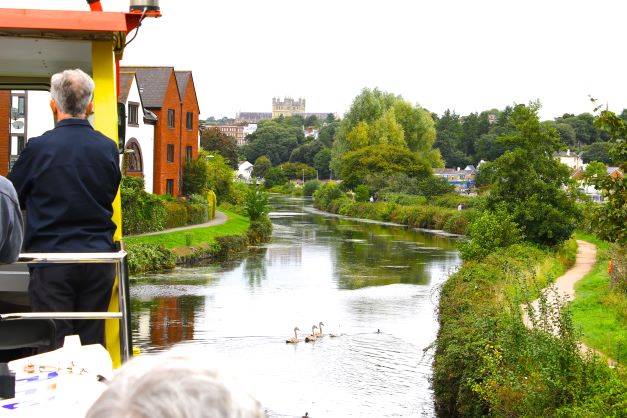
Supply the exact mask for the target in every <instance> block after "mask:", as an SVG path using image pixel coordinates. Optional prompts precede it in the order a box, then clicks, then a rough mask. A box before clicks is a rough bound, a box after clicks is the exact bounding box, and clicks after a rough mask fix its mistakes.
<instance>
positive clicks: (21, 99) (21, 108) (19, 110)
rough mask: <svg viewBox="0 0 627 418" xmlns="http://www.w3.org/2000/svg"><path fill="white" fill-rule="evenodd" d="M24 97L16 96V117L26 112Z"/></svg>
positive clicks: (21, 116)
mask: <svg viewBox="0 0 627 418" xmlns="http://www.w3.org/2000/svg"><path fill="white" fill-rule="evenodd" d="M25 109H26V97H24V96H18V98H17V117H19V118H23V117H24V113H26V110H25Z"/></svg>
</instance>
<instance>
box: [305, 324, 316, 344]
mask: <svg viewBox="0 0 627 418" xmlns="http://www.w3.org/2000/svg"><path fill="white" fill-rule="evenodd" d="M317 329H318V327H317V326H316V325H314V326H312V327H311V335H308V336H306V337H305V342H306V343H309V342H313V341H316V338H317V336H318V334H317V333H316V330H317Z"/></svg>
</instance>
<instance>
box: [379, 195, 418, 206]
mask: <svg viewBox="0 0 627 418" xmlns="http://www.w3.org/2000/svg"><path fill="white" fill-rule="evenodd" d="M386 199H387V201H388V202H392V203H398V204H399V205H404V206H410V205H426V204H427V198H426V197H424V196H418V195H411V194H405V193H384V194H383V200H384V201H385V200H386Z"/></svg>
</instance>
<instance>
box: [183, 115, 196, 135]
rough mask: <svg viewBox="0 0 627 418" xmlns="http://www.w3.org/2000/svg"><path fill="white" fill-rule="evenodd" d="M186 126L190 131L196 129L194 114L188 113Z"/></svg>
mask: <svg viewBox="0 0 627 418" xmlns="http://www.w3.org/2000/svg"><path fill="white" fill-rule="evenodd" d="M185 126H186V127H187V129H188V130H190V131H191V130H192V129H193V128H194V113H192V112H187V119H186V123H185Z"/></svg>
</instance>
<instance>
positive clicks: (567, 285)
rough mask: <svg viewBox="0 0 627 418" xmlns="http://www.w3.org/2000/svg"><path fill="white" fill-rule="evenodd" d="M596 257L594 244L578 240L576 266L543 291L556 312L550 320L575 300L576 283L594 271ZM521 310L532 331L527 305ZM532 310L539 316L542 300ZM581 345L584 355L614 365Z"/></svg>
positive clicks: (547, 302) (551, 314)
mask: <svg viewBox="0 0 627 418" xmlns="http://www.w3.org/2000/svg"><path fill="white" fill-rule="evenodd" d="M596 255H597V247H596V246H595V245H594V244H591V243H589V242H586V241H581V240H577V260H576V262H575V265H574V266H573V267H572V268H571V269H570V270H568V271H567V272H566V273H564V274H563V275H562V276H560V277H558V278H557V280H555V283H552V284H551V285H550V286H549V287H547V288H546V289H544V290H543V291H542V294H543V298H544V299H545V300H546V306H547V307H548V308H549V309H553V310H554V311H553V312H548V315H549V318H551V317H553V318H554V317H556V316H557V315H559V309H560V308H561V307H562V306H564V305H565V304H566V303H568V302H570V301H572V300H573V299H575V283H577V282H578V281H579V280H581V279H582V278H583V277H584V276H585V275H586V274H588V273H589V272H590V271H591V270H592V267H593V266H594V263H595V262H596ZM521 308H522V310H523V322H524V324H525V326H526V327H527V328H529V329H532V328H533V323H532V322H531V319H530V318H529V312H527V307H526V306H525V305H521ZM531 308H532V310H533V312H532V314H533V315H534V316H537V315H538V312H539V311H540V298H538V299H536V300H534V301H533V302H532V303H531ZM554 326H556V325H554ZM553 333H554V334H557V329H553ZM579 344H580V351H581V352H582V354H585V353H588V352H589V351H592V352H594V353H596V354H598V355H600V356H601V357H603V358H606V359H607V361H608V364H609V365H610V366H613V365H614V361H613V360H612V359H610V358H609V357H607V356H606V355H604V354H603V353H601V352H600V351H598V350H594V349H591V348H589V347H588V346H586V345H585V344H584V343H582V342H580V343H579Z"/></svg>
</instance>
